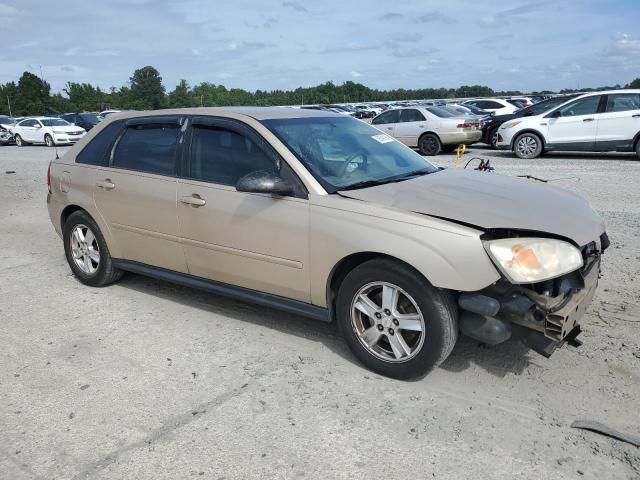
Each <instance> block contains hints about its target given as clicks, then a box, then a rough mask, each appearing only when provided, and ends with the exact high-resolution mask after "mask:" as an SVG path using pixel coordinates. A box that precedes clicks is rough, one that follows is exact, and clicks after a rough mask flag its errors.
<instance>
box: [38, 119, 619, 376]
mask: <svg viewBox="0 0 640 480" xmlns="http://www.w3.org/2000/svg"><path fill="white" fill-rule="evenodd" d="M47 185H48V195H47V206H48V210H49V216H50V218H51V222H52V224H53V227H54V229H55V230H56V232H57V233H58V234H59V235H60V237H61V238H62V243H63V248H64V252H65V255H66V258H67V261H68V263H69V266H70V268H71V270H72V272H73V274H74V275H75V277H76V278H77V279H78V280H79V281H81V282H82V283H84V284H86V285H89V286H94V287H100V286H105V285H108V284H110V283H113V282H115V281H117V280H118V279H120V278H121V277H122V275H123V273H124V272H125V271H129V272H134V273H138V274H143V275H148V276H152V277H156V278H159V279H162V280H164V281H170V282H174V283H178V284H182V285H187V286H191V287H195V288H199V289H202V290H205V291H208V292H213V293H217V294H222V295H227V296H231V297H233V298H236V299H240V300H244V301H251V302H254V303H257V304H260V305H263V306H269V307H276V308H280V309H283V310H286V311H288V312H292V313H295V314H298V315H304V316H307V317H310V318H314V319H318V320H322V321H335V322H337V323H338V326H339V328H340V331H341V332H342V335H343V336H344V338H345V340H346V342H347V344H348V345H349V347H350V348H351V350H352V351H353V353H354V355H355V356H356V357H357V358H358V359H359V360H360V361H361V362H363V363H364V364H365V365H366V366H367V367H368V368H370V369H372V370H374V371H376V372H378V373H381V374H383V375H388V376H392V377H397V378H412V377H417V376H421V375H424V374H425V373H427V372H428V371H429V370H430V369H432V368H433V367H434V366H436V365H438V364H440V363H441V362H443V361H444V360H445V359H446V358H447V356H448V355H449V354H450V353H451V351H452V349H453V346H454V345H455V343H456V340H457V337H458V334H459V333H462V334H464V335H467V336H470V337H472V338H475V339H478V340H480V341H482V342H484V343H488V344H497V343H501V342H504V341H506V340H508V339H509V338H511V337H512V336H513V337H516V336H518V337H521V338H524V339H525V341H526V342H528V344H529V345H530V346H531V347H532V348H534V349H535V350H536V351H538V352H540V353H542V354H544V355H546V356H548V355H551V353H552V352H553V350H554V349H555V348H556V347H557V346H559V345H562V344H564V343H569V344H574V345H576V344H577V342H576V340H575V339H576V336H577V335H578V334H579V333H580V327H579V320H580V318H581V316H582V314H583V313H584V311H585V309H586V307H587V306H588V305H589V303H590V301H591V299H592V297H593V295H594V292H595V288H596V285H597V279H598V274H599V270H600V261H601V255H602V252H603V251H604V250H605V249H606V248H607V246H608V239H607V235H606V233H605V227H604V224H603V222H602V220H601V219H600V217H599V216H598V214H597V213H596V212H595V211H593V210H592V209H591V208H590V206H589V204H588V203H587V202H586V201H584V200H583V199H582V198H580V197H579V196H577V195H574V194H573V193H569V192H565V191H563V190H560V189H556V188H553V187H551V186H547V185H541V184H534V183H531V182H528V181H526V180H523V179H516V178H510V177H505V176H502V175H487V174H481V173H477V172H471V171H467V170H458V169H444V170H443V169H439V168H437V167H435V166H434V165H432V164H431V163H429V162H428V161H427V160H426V159H425V158H423V157H422V156H421V155H418V154H417V153H416V152H415V151H413V150H412V149H410V148H407V147H406V146H405V145H403V144H402V143H400V142H398V141H396V140H394V139H393V138H391V137H389V136H388V135H386V134H384V133H381V132H380V131H379V130H377V129H376V128H374V127H372V126H371V125H368V124H367V123H365V122H362V121H359V120H356V119H354V118H351V117H348V116H344V115H340V114H337V113H332V112H326V111H316V110H305V109H294V108H259V107H245V108H241V107H235V108H194V109H176V110H164V111H154V112H128V113H123V114H120V115H118V116H117V117H112V119H107V120H105V122H103V123H101V124H100V125H99V126H97V127H96V128H95V129H94V130H92V131H91V132H89V133H88V134H87V135H86V136H85V137H84V138H83V139H82V140H81V141H80V142H78V143H77V144H76V145H75V146H73V147H72V148H71V149H69V150H68V151H67V152H66V153H65V154H64V155H63V157H62V158H60V159H55V160H53V161H52V162H51V163H50V165H49V170H48V174H47ZM452 199H455V201H452Z"/></svg>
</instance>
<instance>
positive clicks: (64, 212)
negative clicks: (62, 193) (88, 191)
mask: <svg viewBox="0 0 640 480" xmlns="http://www.w3.org/2000/svg"><path fill="white" fill-rule="evenodd" d="M78 210H83V211H85V212H86V210H85V209H84V208H82V207H79V206H78V205H68V206H66V207H65V208H64V210H62V213H61V214H60V227H61V228H62V230H64V224H65V223H67V218H69V215H71V214H72V213H73V212H77V211H78Z"/></svg>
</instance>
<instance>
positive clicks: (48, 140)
mask: <svg viewBox="0 0 640 480" xmlns="http://www.w3.org/2000/svg"><path fill="white" fill-rule="evenodd" d="M44 143H46V144H47V147H55V146H56V144H55V142H54V141H53V137H52V136H51V135H49V134H48V133H47V134H46V135H45V136H44Z"/></svg>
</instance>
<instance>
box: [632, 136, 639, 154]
mask: <svg viewBox="0 0 640 480" xmlns="http://www.w3.org/2000/svg"><path fill="white" fill-rule="evenodd" d="M639 143H640V132H638V133H636V138H635V139H634V140H633V149H634V150H636V149H637V148H638V144H639ZM636 151H637V150H636Z"/></svg>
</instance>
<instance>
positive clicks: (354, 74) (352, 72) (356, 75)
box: [350, 70, 362, 78]
mask: <svg viewBox="0 0 640 480" xmlns="http://www.w3.org/2000/svg"><path fill="white" fill-rule="evenodd" d="M350 75H351V76H352V77H353V78H360V77H361V76H362V74H361V73H360V72H357V71H355V70H351V72H350Z"/></svg>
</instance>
